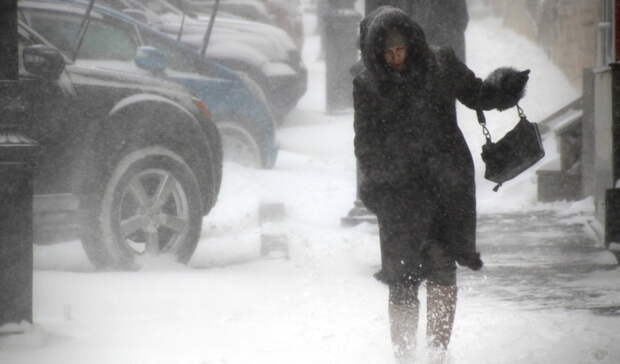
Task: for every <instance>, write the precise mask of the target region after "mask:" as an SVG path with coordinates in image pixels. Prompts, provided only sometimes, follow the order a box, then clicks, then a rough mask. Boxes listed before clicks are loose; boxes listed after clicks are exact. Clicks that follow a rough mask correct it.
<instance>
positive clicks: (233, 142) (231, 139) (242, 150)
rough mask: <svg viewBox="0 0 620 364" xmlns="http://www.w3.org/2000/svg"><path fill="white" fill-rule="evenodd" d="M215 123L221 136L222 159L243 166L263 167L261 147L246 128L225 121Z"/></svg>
mask: <svg viewBox="0 0 620 364" xmlns="http://www.w3.org/2000/svg"><path fill="white" fill-rule="evenodd" d="M216 125H217V127H218V129H219V131H220V135H221V136H222V150H223V152H224V161H232V162H236V163H239V164H240V165H242V166H245V167H252V168H262V167H264V165H265V163H264V161H263V157H262V151H261V148H260V147H259V145H258V142H257V141H256V139H255V138H254V136H253V135H252V134H251V133H250V132H249V131H248V130H247V129H245V128H244V127H243V126H241V125H239V124H236V123H232V122H227V121H223V122H217V123H216Z"/></svg>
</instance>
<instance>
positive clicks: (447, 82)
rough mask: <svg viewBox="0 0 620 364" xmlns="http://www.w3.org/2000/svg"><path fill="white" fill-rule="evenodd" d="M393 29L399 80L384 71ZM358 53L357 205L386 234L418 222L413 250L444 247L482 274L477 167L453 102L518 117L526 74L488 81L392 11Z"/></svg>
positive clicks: (373, 17)
mask: <svg viewBox="0 0 620 364" xmlns="http://www.w3.org/2000/svg"><path fill="white" fill-rule="evenodd" d="M388 29H397V30H398V31H400V32H401V34H403V35H404V36H405V38H406V39H407V40H408V44H407V49H408V56H407V58H406V65H407V68H406V69H407V70H406V71H405V72H403V73H398V72H395V71H393V70H392V69H391V68H390V67H389V66H388V65H387V64H386V62H385V61H384V58H383V48H384V47H383V44H384V38H385V34H386V31H387V30H388ZM360 48H361V51H362V61H363V63H364V66H365V69H364V70H363V71H362V72H361V73H359V74H358V75H357V76H356V77H355V79H354V82H353V84H354V92H353V96H354V107H355V120H354V127H355V140H354V144H355V155H356V157H357V160H358V166H359V172H360V180H359V181H358V183H359V186H358V187H359V193H360V198H361V199H362V201H363V202H364V203H365V205H366V206H367V207H368V208H369V209H370V210H371V211H373V212H374V213H376V214H377V216H378V217H379V220H380V223H381V228H382V229H388V230H389V229H390V226H391V225H392V222H394V224H401V223H403V222H404V223H407V222H406V221H405V220H406V219H416V221H417V222H418V223H416V224H410V225H411V226H412V227H413V226H415V228H412V230H413V231H411V234H412V236H414V237H416V238H415V239H413V240H412V241H413V243H412V244H425V242H428V241H433V242H439V243H440V244H444V245H445V246H446V247H447V248H448V249H449V251H450V252H451V253H452V254H453V256H454V258H455V259H456V260H457V262H459V263H461V264H462V265H467V266H469V267H471V268H474V269H475V268H479V266H480V265H481V261H480V259H479V256H478V255H477V253H476V242H475V230H476V199H475V186H474V165H473V161H472V157H471V154H470V152H469V149H468V147H467V144H466V142H465V139H464V137H463V135H462V133H461V130H460V129H459V127H458V125H457V120H456V106H455V101H456V100H459V101H460V102H462V103H463V104H464V105H466V106H467V107H469V108H472V109H483V110H490V109H495V108H497V109H505V108H509V107H512V106H514V105H515V104H516V103H517V101H518V100H519V99H520V98H521V97H522V95H523V90H524V86H525V82H526V81H527V74H525V76H523V74H522V73H518V72H517V71H515V70H513V69H510V68H503V69H498V70H497V71H496V72H494V73H493V74H492V76H491V77H490V78H488V79H487V80H486V81H482V80H481V79H479V78H477V77H476V75H475V74H474V73H473V72H472V71H471V70H469V69H468V68H467V66H465V64H463V63H462V62H461V61H460V60H459V59H458V58H457V57H456V55H455V54H454V51H453V50H452V49H451V48H437V49H435V48H431V47H429V46H428V45H427V43H426V40H425V35H424V32H423V31H422V29H421V28H420V26H418V25H417V24H416V23H415V22H414V21H413V20H412V19H411V18H410V17H409V16H407V14H405V13H404V12H402V11H401V10H399V9H396V8H393V7H380V8H378V9H376V10H375V11H373V12H372V13H371V14H369V15H368V16H367V17H366V18H365V19H364V20H363V21H362V23H361V24H360ZM524 77H525V80H523V78H524ZM419 221H425V222H428V223H424V224H420V223H419ZM383 248H384V247H382V253H384V249H383ZM392 254H394V252H392Z"/></svg>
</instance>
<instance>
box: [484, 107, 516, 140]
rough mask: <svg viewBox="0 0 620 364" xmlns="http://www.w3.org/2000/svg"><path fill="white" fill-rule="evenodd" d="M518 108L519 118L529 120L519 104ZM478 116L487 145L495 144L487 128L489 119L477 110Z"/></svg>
mask: <svg viewBox="0 0 620 364" xmlns="http://www.w3.org/2000/svg"><path fill="white" fill-rule="evenodd" d="M516 107H517V112H518V113H519V118H521V119H527V116H525V112H524V111H523V109H522V108H521V106H519V104H517V105H516ZM476 116H477V117H478V124H480V126H481V127H482V134H483V135H484V138H485V139H486V141H487V144H491V143H493V139H492V138H491V132H490V131H489V129H488V128H487V118H486V117H485V116H484V112H483V111H482V110H481V109H477V110H476Z"/></svg>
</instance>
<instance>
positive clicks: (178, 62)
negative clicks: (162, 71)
mask: <svg viewBox="0 0 620 364" xmlns="http://www.w3.org/2000/svg"><path fill="white" fill-rule="evenodd" d="M141 36H142V41H143V43H144V45H147V46H151V47H155V48H157V49H159V51H160V52H162V53H163V54H164V55H165V56H166V61H167V63H168V68H170V69H172V70H175V71H181V72H190V73H198V71H197V69H196V67H195V65H194V62H193V60H192V59H191V57H189V56H186V55H185V54H184V53H183V51H181V50H180V49H179V48H177V47H175V46H173V45H171V44H169V43H167V42H165V41H162V40H161V39H158V38H157V37H155V36H153V35H152V34H148V33H146V32H142V34H141Z"/></svg>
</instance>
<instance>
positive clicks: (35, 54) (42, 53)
mask: <svg viewBox="0 0 620 364" xmlns="http://www.w3.org/2000/svg"><path fill="white" fill-rule="evenodd" d="M22 56H23V61H24V68H25V69H26V71H28V72H30V73H32V74H34V75H37V76H41V77H43V78H46V79H50V80H56V79H58V77H60V74H61V73H62V71H64V69H65V58H64V57H63V56H62V54H61V53H60V52H59V51H58V50H57V49H56V48H52V47H49V46H46V45H41V44H37V45H32V46H28V47H25V48H24V50H23V53H22Z"/></svg>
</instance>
